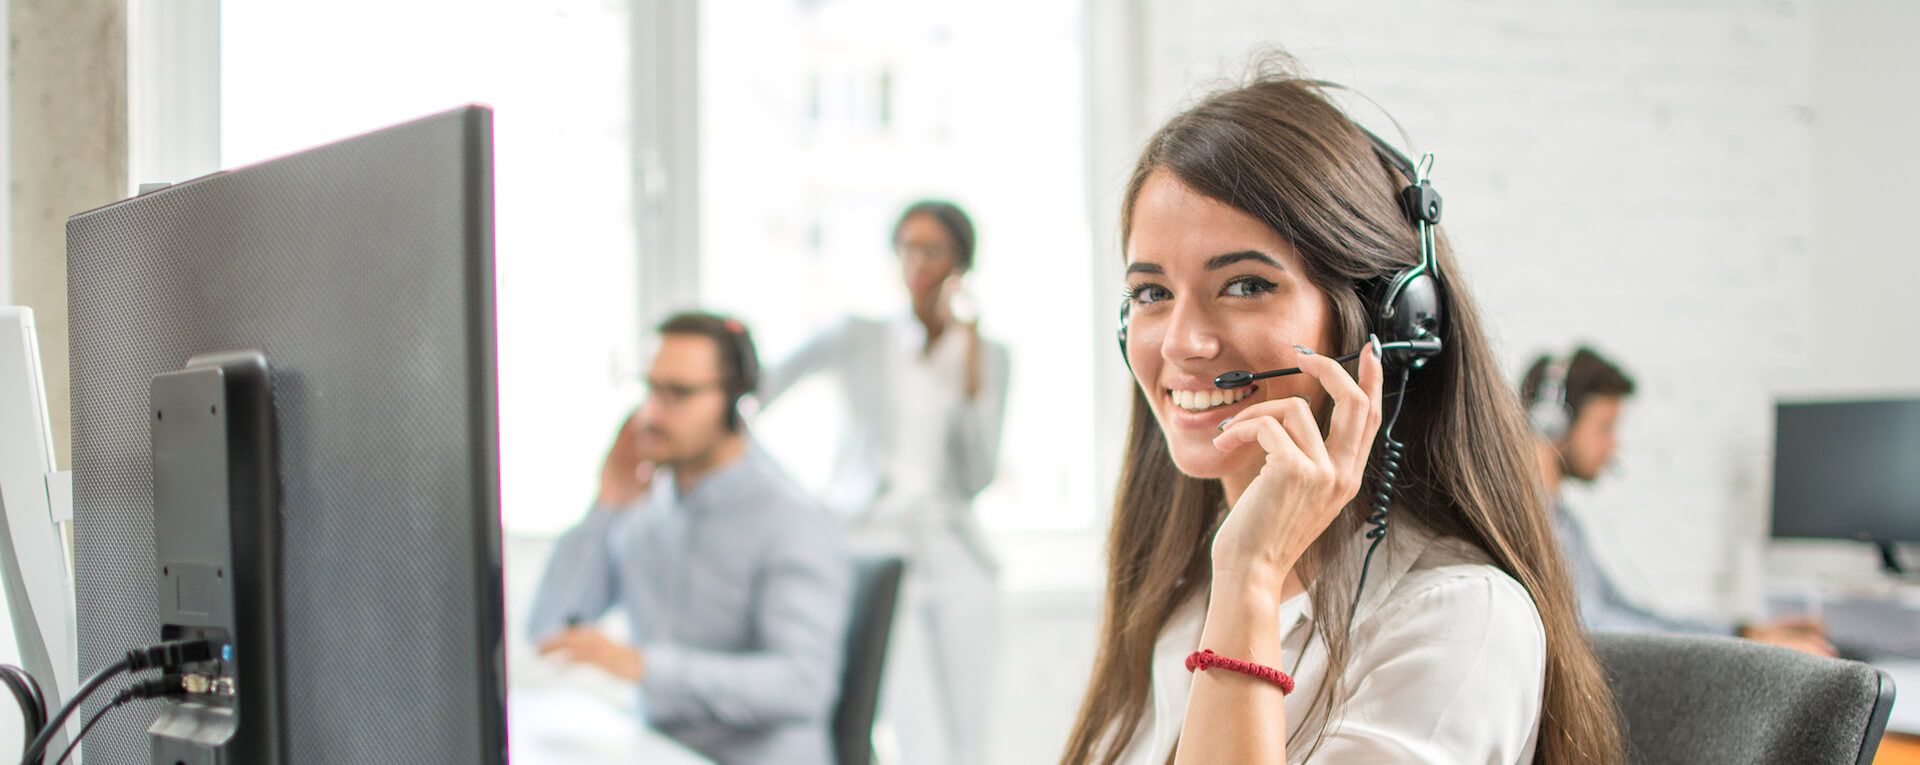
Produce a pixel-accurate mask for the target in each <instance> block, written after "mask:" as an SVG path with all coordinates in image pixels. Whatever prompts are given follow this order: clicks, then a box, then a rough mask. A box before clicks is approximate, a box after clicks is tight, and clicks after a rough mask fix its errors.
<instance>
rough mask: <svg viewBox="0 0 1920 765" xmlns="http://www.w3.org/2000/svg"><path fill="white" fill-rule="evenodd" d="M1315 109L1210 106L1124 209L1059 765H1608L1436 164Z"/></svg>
mask: <svg viewBox="0 0 1920 765" xmlns="http://www.w3.org/2000/svg"><path fill="white" fill-rule="evenodd" d="M1329 87H1331V86H1329V85H1328V84H1326V83H1321V82H1317V81H1312V80H1306V79H1301V78H1299V77H1296V76H1291V75H1289V74H1287V73H1275V74H1270V75H1268V76H1265V77H1262V78H1260V79H1259V80H1257V81H1255V82H1254V83H1252V84H1250V85H1247V86H1244V87H1240V88H1235V89H1232V90H1227V91H1223V92H1220V93H1216V94H1214V95H1212V96H1210V97H1208V98H1206V99H1205V100H1203V101H1201V102H1200V103H1199V104H1198V105H1196V106H1194V107H1193V108H1191V109H1189V110H1188V111H1186V112H1185V113H1183V114H1180V115H1178V116H1176V117H1174V118H1173V120H1172V121H1170V122H1169V123H1167V125H1166V126H1165V127H1163V128H1161V129H1160V131H1159V132H1158V133H1157V134H1155V135H1154V137H1153V138H1152V139H1151V140H1150V141H1149V142H1148V144H1147V147H1146V149H1145V152H1144V153H1143V155H1142V156H1141V158H1140V161H1139V163H1138V164H1137V165H1136V167H1135V170H1134V174H1133V177H1132V180H1131V182H1130V183H1129V184H1128V186H1127V189H1126V195H1125V201H1124V203H1123V205H1124V206H1123V207H1122V210H1121V228H1122V231H1121V233H1122V242H1123V243H1124V247H1125V252H1124V256H1125V267H1126V285H1127V287H1126V291H1125V295H1124V297H1122V301H1123V306H1125V307H1124V308H1123V311H1125V314H1124V315H1125V316H1127V317H1128V318H1127V320H1126V321H1125V322H1124V323H1123V327H1124V331H1123V334H1122V335H1121V338H1120V343H1121V346H1122V351H1123V353H1124V354H1125V357H1126V359H1127V361H1128V365H1129V367H1130V368H1131V370H1132V373H1133V378H1134V382H1135V383H1136V385H1135V391H1134V396H1133V420H1132V428H1131V435H1130V436H1129V438H1128V442H1127V446H1126V458H1125V459H1126V462H1125V464H1124V469H1123V473H1122V478H1121V482H1120V487H1119V491H1118V494H1117V497H1116V502H1115V509H1114V518H1113V528H1112V531H1111V535H1110V537H1109V547H1108V556H1107V557H1108V562H1109V566H1110V567H1111V568H1110V573H1109V578H1108V584H1107V587H1108V592H1107V600H1106V614H1105V623H1104V625H1103V626H1102V630H1101V638H1100V650H1099V653H1098V654H1097V655H1096V657H1095V659H1094V668H1093V675H1092V680H1091V683H1090V685H1089V687H1088V689H1087V694H1086V697H1085V700H1084V702H1083V703H1082V706H1081V709H1080V715H1079V720H1078V722H1077V723H1076V724H1075V728H1074V731H1073V734H1072V737H1071V739H1070V740H1069V741H1068V744H1067V748H1066V752H1065V755H1064V758H1063V760H1064V762H1065V763H1069V764H1070V765H1082V764H1084V763H1103V764H1109V765H1110V764H1111V763H1116V762H1122V763H1129V764H1138V765H1162V764H1163V763H1168V762H1177V763H1183V764H1187V763H1236V764H1237V765H1254V764H1257V763H1281V762H1291V763H1298V762H1308V761H1311V762H1325V763H1373V762H1393V763H1434V764H1436V765H1437V764H1439V763H1487V764H1498V765H1525V764H1526V763H1551V764H1553V765H1559V764H1560V763H1614V762H1618V761H1619V760H1620V756H1621V755H1620V748H1619V747H1620V744H1619V740H1618V739H1619V735H1618V729H1617V725H1616V722H1615V718H1614V709H1613V704H1612V698H1611V695H1610V693H1609V692H1608V689H1607V686H1606V681H1605V677H1604V675H1603V674H1602V673H1601V670H1600V666H1599V663H1598V662H1597V661H1596V660H1595V659H1594V656H1593V653H1592V650H1591V648H1590V647H1589V646H1588V644H1587V640H1586V636H1585V635H1584V634H1583V632H1582V629H1581V626H1580V623H1579V620H1578V617H1577V615H1576V607H1575V601H1574V599H1573V593H1572V589H1571V586H1570V584H1569V581H1568V575H1567V570H1566V567H1565V566H1564V565H1563V564H1562V563H1561V560H1560V557H1559V553H1558V548H1557V547H1556V546H1555V543H1554V537H1553V533H1552V528H1551V526H1550V524H1549V522H1548V518H1547V513H1546V507H1545V501H1544V497H1543V493H1542V488H1541V485H1540V480H1539V478H1538V476H1536V475H1535V474H1534V472H1533V463H1532V453H1531V449H1532V445H1531V440H1530V439H1531V437H1530V435H1529V434H1528V431H1527V429H1526V424H1525V418H1524V417H1523V415H1522V412H1521V409H1520V404H1519V401H1518V400H1517V399H1516V398H1515V397H1514V395H1513V393H1512V392H1511V390H1510V389H1508V388H1507V387H1506V384H1505V381H1504V380H1503V379H1502V376H1501V374H1500V369H1499V366H1498V365H1497V364H1496V363H1495V360H1494V354H1493V351H1492V348H1491V346H1490V344H1489V343H1488V341H1487V337H1486V333H1485V331H1484V330H1483V328H1482V324H1481V321H1480V318H1479V316H1478V315H1477V312H1476V311H1475V309H1474V305H1473V301H1472V299H1471V297H1470V295H1469V291H1468V289H1467V285H1466V284H1465V282H1464V280H1463V279H1462V278H1461V277H1460V271H1459V270H1458V269H1457V268H1456V261H1455V260H1454V258H1453V257H1452V255H1451V252H1450V251H1449V248H1448V246H1447V243H1446V241H1445V240H1444V239H1442V238H1440V237H1439V236H1438V232H1437V231H1436V230H1435V226H1436V225H1437V223H1438V221H1439V217H1440V205H1439V199H1438V196H1437V194H1436V193H1434V191H1433V188H1432V186H1431V184H1428V183H1427V182H1426V179H1425V173H1424V170H1425V166H1426V165H1428V164H1430V163H1420V164H1416V163H1414V162H1411V161H1408V159H1407V158H1406V157H1405V156H1403V155H1401V154H1400V153H1399V152H1398V151H1396V150H1394V149H1393V147H1391V146H1390V145H1387V144H1386V143H1385V142H1384V141H1382V140H1380V139H1378V138H1375V137H1373V136H1371V135H1370V134H1368V133H1367V132H1365V131H1364V130H1362V129H1361V128H1360V127H1359V126H1357V125H1355V124H1354V123H1353V122H1352V121H1351V120H1350V119H1348V117H1347V116H1346V115H1345V114H1343V113H1342V112H1341V111H1340V110H1339V109H1338V108H1336V107H1335V106H1334V105H1333V104H1332V103H1331V102H1330V101H1329V100H1328V99H1327V98H1326V96H1325V92H1324V91H1325V90H1326V89H1327V88H1329ZM1422 280H1424V281H1422ZM1416 286H1417V289H1416ZM1403 288H1404V289H1403ZM1416 298H1417V299H1416ZM1387 307H1392V308H1393V310H1391V311H1389V310H1385V309H1386V308H1387ZM1423 317H1424V318H1423ZM1383 351H1384V353H1383ZM1349 354H1351V355H1349ZM1336 356H1341V357H1343V358H1342V359H1336V358H1335V357H1336ZM1348 359H1351V360H1352V361H1353V362H1354V363H1353V364H1352V365H1351V366H1352V369H1351V370H1350V369H1349V368H1348V365H1347V364H1344V363H1342V362H1343V361H1345V360H1348ZM1285 368H1298V372H1299V373H1297V374H1284V372H1285V371H1286V370H1285ZM1240 370H1255V371H1259V370H1275V371H1276V375H1274V376H1270V377H1265V378H1262V379H1258V380H1255V381H1253V382H1254V383H1255V384H1253V385H1240V386H1239V387H1233V383H1235V382H1245V378H1243V377H1239V376H1237V375H1230V374H1229V373H1233V372H1238V371H1240ZM1222 376H1226V377H1225V381H1226V382H1227V383H1228V387H1227V388H1225V389H1222V388H1221V387H1220V386H1219V385H1218V384H1216V379H1219V378H1222Z"/></svg>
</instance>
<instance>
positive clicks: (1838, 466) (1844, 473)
mask: <svg viewBox="0 0 1920 765" xmlns="http://www.w3.org/2000/svg"><path fill="white" fill-rule="evenodd" d="M1773 536H1776V537H1822V538H1843V539H1862V540H1872V541H1881V542H1911V541H1920V399H1906V400H1889V401H1840V402H1795V403H1786V402H1783V403H1780V404H1779V405H1778V407H1777V408H1776V410H1775V420H1774V453H1773Z"/></svg>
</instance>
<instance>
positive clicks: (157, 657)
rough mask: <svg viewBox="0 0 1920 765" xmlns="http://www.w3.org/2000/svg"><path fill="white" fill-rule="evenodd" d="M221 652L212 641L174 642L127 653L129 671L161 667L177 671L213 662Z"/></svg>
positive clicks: (136, 649) (157, 644)
mask: <svg viewBox="0 0 1920 765" xmlns="http://www.w3.org/2000/svg"><path fill="white" fill-rule="evenodd" d="M219 653H220V651H219V650H218V648H217V647H216V646H215V645H214V642H213V641H211V640H172V641H168V642H165V643H156V644H154V645H150V646H147V647H145V648H135V649H133V650H131V651H128V652H127V671H129V672H139V671H140V670H143V669H150V668H153V667H160V668H162V669H167V670H175V669H179V668H180V667H182V666H184V665H187V664H196V663H199V662H203V661H211V660H212V659H213V657H215V656H218V655H219Z"/></svg>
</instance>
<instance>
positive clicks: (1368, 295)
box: [1118, 125, 1446, 389]
mask: <svg viewBox="0 0 1920 765" xmlns="http://www.w3.org/2000/svg"><path fill="white" fill-rule="evenodd" d="M1355 127H1359V126H1357V125H1356V126H1355ZM1360 132H1362V133H1365V134H1366V136H1367V140H1368V142H1370V143H1371V144H1372V145H1373V151H1374V153H1375V154H1377V155H1379V156H1380V159H1381V161H1383V162H1385V163H1386V164H1387V166H1388V167H1391V168H1393V169H1394V170H1395V171H1397V172H1399V173H1400V175H1401V176H1402V177H1405V178H1406V179H1407V186H1406V187H1404V188H1402V189H1400V193H1399V203H1400V211H1401V212H1402V213H1404V214H1405V215H1406V216H1407V220H1408V221H1409V222H1411V223H1412V224H1413V226H1414V229H1415V230H1416V231H1417V232H1418V233H1419V235H1420V262H1419V263H1416V264H1414V265H1412V266H1410V267H1408V268H1403V269H1401V270H1400V271H1399V272H1397V273H1395V274H1394V275H1393V276H1392V277H1390V278H1374V279H1368V280H1365V281H1362V282H1360V283H1358V284H1356V285H1354V286H1355V289H1357V290H1358V291H1359V292H1360V297H1361V299H1362V300H1364V301H1366V302H1367V304H1368V305H1369V306H1371V307H1372V308H1373V313H1372V316H1371V317H1370V321H1369V329H1371V330H1372V331H1373V333H1374V334H1375V335H1376V336H1378V337H1379V338H1380V350H1381V352H1382V355H1381V361H1382V362H1384V364H1385V365H1386V366H1387V368H1389V369H1408V370H1411V369H1419V368H1420V367H1423V366H1426V364H1427V361H1428V360H1430V359H1432V358H1433V357H1435V356H1438V355H1440V336H1441V333H1442V331H1443V330H1444V327H1445V320H1446V314H1445V312H1444V311H1443V310H1442V307H1441V306H1442V302H1443V301H1442V298H1441V296H1440V281H1439V279H1438V278H1437V277H1436V274H1437V273H1438V271H1437V269H1436V268H1435V265H1434V254H1433V252H1434V244H1433V239H1434V233H1433V227H1434V226H1437V225H1439V224H1440V210H1441V203H1440V192H1438V191H1435V190H1434V188H1433V184H1432V183H1431V182H1429V181H1428V180H1427V177H1426V172H1427V171H1428V170H1430V169H1431V168H1432V166H1433V155H1431V154H1429V155H1427V156H1426V158H1425V159H1424V160H1423V162H1422V163H1421V164H1420V165H1417V166H1416V165H1415V164H1414V163H1413V162H1412V161H1410V160H1408V159H1407V157H1406V155H1404V154H1401V153H1400V152H1399V150H1397V149H1395V148H1393V146H1392V145H1390V144H1388V143H1387V142H1386V141H1383V140H1381V139H1380V136H1377V135H1374V134H1373V131H1370V130H1367V129H1366V128H1360ZM1132 307H1133V301H1132V300H1131V299H1124V298H1123V299H1122V300H1121V301H1120V329H1119V332H1118V337H1119V339H1120V358H1121V360H1122V361H1125V362H1126V364H1127V368H1128V369H1132V368H1133V360H1132V359H1129V358H1127V325H1128V323H1129V322H1130V320H1131V317H1132ZM1359 355H1360V352H1359V351H1354V352H1353V353H1349V354H1346V355H1344V356H1340V357H1338V358H1339V360H1340V361H1342V362H1345V361H1351V360H1352V359H1354V358H1357V357H1358V356H1359ZM1299 372H1300V369H1299V368H1298V367H1293V368H1288V369H1276V370H1272V371H1268V372H1258V373H1255V372H1228V373H1226V374H1223V375H1220V376H1219V377H1217V378H1214V387H1216V388H1223V389H1229V388H1243V387H1246V386H1247V385H1249V384H1251V383H1252V382H1253V381H1254V380H1261V379H1265V378H1269V377H1279V376H1282V375H1289V374H1299Z"/></svg>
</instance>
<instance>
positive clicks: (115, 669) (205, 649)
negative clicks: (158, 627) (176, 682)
mask: <svg viewBox="0 0 1920 765" xmlns="http://www.w3.org/2000/svg"><path fill="white" fill-rule="evenodd" d="M213 656H214V644H213V642H212V641H209V640H173V641H168V642H165V643H156V644H154V645H150V646H147V647H145V648H135V649H133V650H131V651H128V652H127V655H126V656H124V657H121V659H120V660H119V661H116V662H114V663H112V664H109V665H107V666H106V668H104V669H101V670H100V671H99V672H95V673H94V674H93V677H89V678H87V681H86V682H85V683H82V684H81V685H80V690H78V691H76V692H74V694H73V698H70V699H67V703H66V705H65V706H62V707H60V712H59V714H56V715H54V716H53V719H52V720H50V721H48V723H47V727H46V728H45V729H43V730H41V731H40V735H39V736H36V737H34V739H33V743H32V744H30V745H28V747H27V753H26V756H25V757H23V758H21V761H20V762H21V765H39V764H40V762H41V761H43V760H44V759H45V758H46V756H47V746H48V745H50V744H51V743H52V742H53V737H54V736H55V735H56V734H57V733H58V732H59V731H60V728H61V726H63V725H66V723H67V718H69V717H72V716H73V713H74V712H75V711H78V710H79V709H80V704H81V703H82V702H84V701H86V700H87V697H88V696H92V695H93V694H94V692H95V691H98V690H100V686H102V685H106V683H107V681H108V680H111V679H113V678H114V677H116V676H118V675H119V674H120V673H122V672H129V671H132V672H138V671H140V670H144V669H150V668H154V667H162V668H165V669H167V670H168V671H172V670H175V669H178V668H179V667H180V666H181V665H183V664H191V663H194V662H201V661H207V660H209V659H212V658H213Z"/></svg>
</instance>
